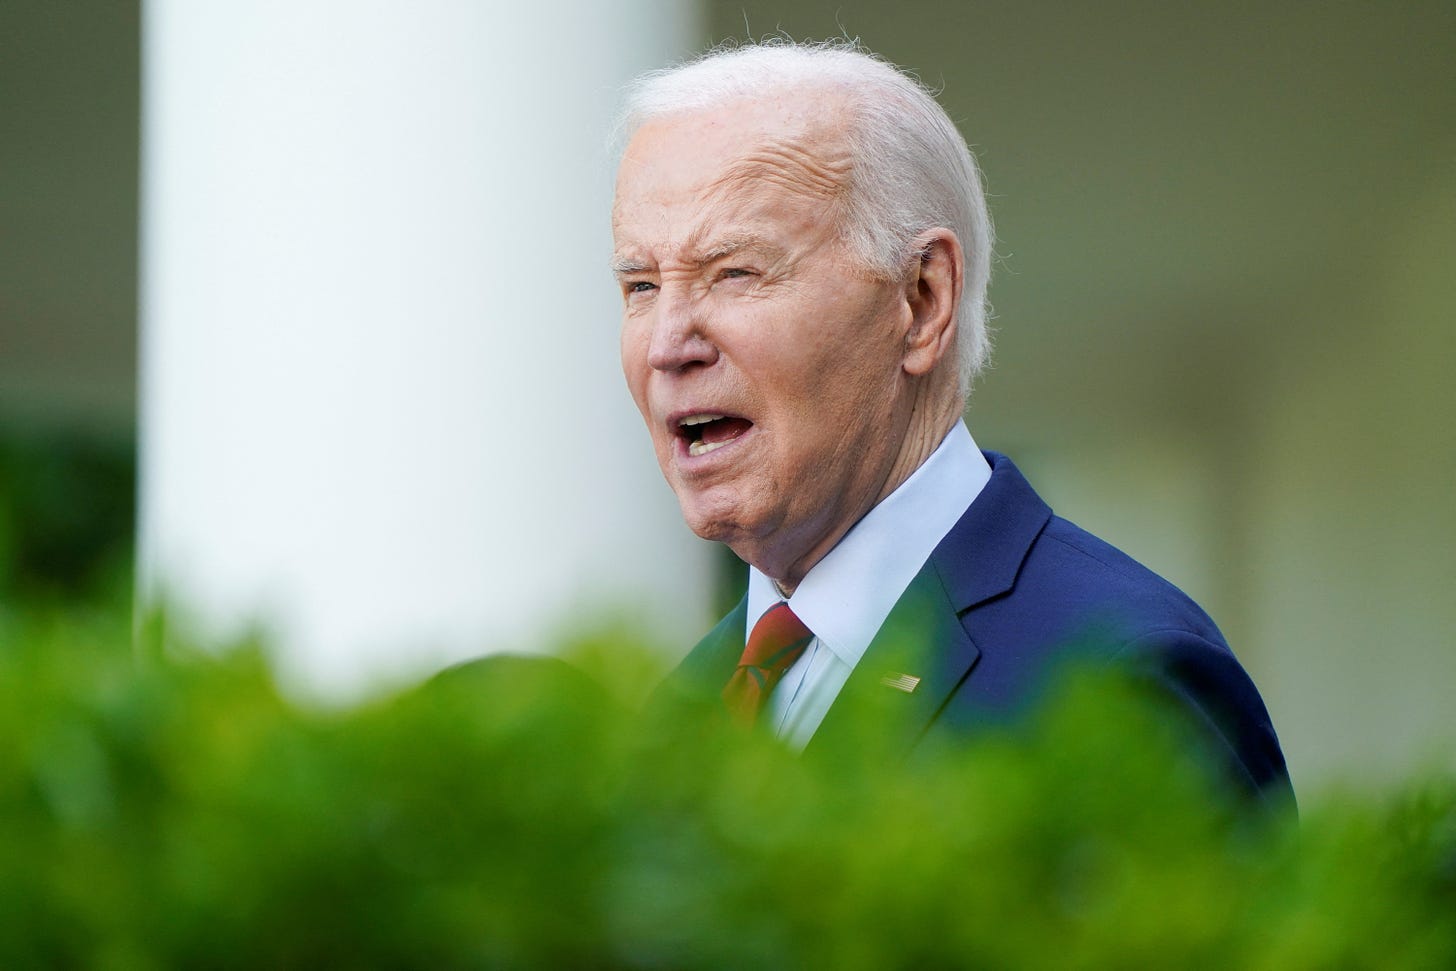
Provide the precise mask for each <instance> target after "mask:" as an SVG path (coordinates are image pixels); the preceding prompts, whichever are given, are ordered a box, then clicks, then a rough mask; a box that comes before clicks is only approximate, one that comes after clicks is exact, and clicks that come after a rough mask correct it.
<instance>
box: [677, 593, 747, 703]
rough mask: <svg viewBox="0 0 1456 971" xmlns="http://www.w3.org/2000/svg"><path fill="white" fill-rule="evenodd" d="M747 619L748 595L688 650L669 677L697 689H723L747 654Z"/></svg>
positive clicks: (690, 688)
mask: <svg viewBox="0 0 1456 971" xmlns="http://www.w3.org/2000/svg"><path fill="white" fill-rule="evenodd" d="M747 623H748V597H747V595H745V596H744V597H743V599H742V600H740V601H738V605H737V606H735V607H734V608H733V609H732V610H730V611H728V615H727V616H726V617H724V618H723V619H722V620H720V621H718V623H717V626H715V627H714V628H713V629H712V630H710V631H708V633H707V634H706V635H705V636H704V637H703V639H702V640H701V641H699V642H698V644H697V646H696V647H694V648H693V649H692V650H691V651H689V652H688V656H687V657H685V658H683V661H682V663H681V664H679V665H678V668H677V670H676V671H675V672H674V673H673V675H672V677H671V678H670V679H669V680H670V681H672V682H674V683H676V684H677V685H678V686H679V687H682V688H685V689H687V690H690V691H694V692H709V693H716V692H719V691H722V690H723V686H724V685H725V684H727V683H728V679H729V678H731V677H732V676H733V672H734V670H735V669H736V668H737V667H738V659H739V658H740V657H742V656H743V632H744V629H745V627H746V625H747Z"/></svg>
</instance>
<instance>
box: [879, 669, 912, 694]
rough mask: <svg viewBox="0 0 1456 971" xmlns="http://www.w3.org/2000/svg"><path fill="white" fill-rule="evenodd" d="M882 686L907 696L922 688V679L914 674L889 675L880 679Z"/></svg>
mask: <svg viewBox="0 0 1456 971" xmlns="http://www.w3.org/2000/svg"><path fill="white" fill-rule="evenodd" d="M880 684H882V685H884V686H885V687H887V688H894V689H895V690H896V691H903V692H905V693H906V694H907V695H908V694H911V693H912V692H914V690H915V689H916V688H918V687H920V679H919V678H917V677H916V676H915V675H913V674H894V673H891V674H887V675H885V676H884V677H883V678H881V679H880Z"/></svg>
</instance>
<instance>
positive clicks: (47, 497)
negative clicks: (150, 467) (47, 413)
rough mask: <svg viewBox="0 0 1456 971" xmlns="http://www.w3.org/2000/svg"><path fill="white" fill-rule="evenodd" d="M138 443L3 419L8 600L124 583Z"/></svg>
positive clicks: (0, 567)
mask: <svg viewBox="0 0 1456 971" xmlns="http://www.w3.org/2000/svg"><path fill="white" fill-rule="evenodd" d="M135 506H136V458H135V447H134V443H133V442H131V441H130V440H129V439H121V440H117V439H114V438H109V437H106V436H100V435H95V434H86V433H82V432H67V431H59V430H55V429H46V430H42V431H25V430H21V429H18V428H15V427H12V426H4V425H0V603H6V602H9V603H16V602H20V601H25V602H33V601H36V600H46V601H52V602H54V601H62V600H75V599H94V598H95V597H97V596H98V595H100V593H101V592H102V591H104V590H106V589H107V588H108V587H111V586H114V585H115V584H117V583H118V582H122V583H124V582H125V580H124V578H125V576H126V575H127V574H128V573H129V570H130V564H131V553H132V536H133V533H134V524H135V521H136V512H135Z"/></svg>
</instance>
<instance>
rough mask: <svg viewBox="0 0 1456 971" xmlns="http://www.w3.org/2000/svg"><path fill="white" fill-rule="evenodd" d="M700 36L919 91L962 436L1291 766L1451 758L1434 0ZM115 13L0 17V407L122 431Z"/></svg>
mask: <svg viewBox="0 0 1456 971" xmlns="http://www.w3.org/2000/svg"><path fill="white" fill-rule="evenodd" d="M706 22H707V24H708V26H709V32H710V34H711V37H710V38H704V41H705V43H706V42H707V41H709V40H710V39H711V40H720V39H725V38H733V37H742V36H743V35H744V33H745V30H747V31H750V32H751V33H752V34H753V35H754V36H763V35H766V34H772V33H774V32H777V31H780V30H782V31H784V32H786V33H788V34H790V35H792V36H794V37H796V38H803V37H816V38H817V37H824V36H838V35H841V34H849V35H851V36H858V37H860V38H861V39H862V40H863V41H864V42H865V43H866V44H867V45H869V46H870V47H871V48H873V49H875V50H877V51H878V52H880V53H881V54H883V55H885V56H886V57H888V58H889V59H891V60H893V61H895V62H896V63H899V64H901V65H903V66H906V67H909V68H911V69H913V70H915V71H917V72H919V74H920V75H921V76H922V78H923V79H924V80H926V81H927V82H928V83H929V84H930V85H931V86H933V87H936V88H941V89H943V92H944V93H943V96H942V100H943V103H944V104H945V105H946V107H947V108H948V110H949V111H950V113H951V115H952V117H953V118H955V119H956V120H957V122H958V123H959V124H960V125H961V127H962V130H963V131H964V132H965V133H966V135H967V138H968V140H969V141H970V142H971V143H972V145H973V147H975V148H976V150H977V152H978V154H979V156H980V159H981V162H982V165H983V167H984V169H985V172H986V176H987V181H988V185H989V188H990V191H991V193H992V211H993V215H994V217H995V219H996V223H997V229H998V236H999V241H1000V242H999V255H1000V259H999V262H998V265H997V271H996V275H995V277H994V278H993V282H992V291H991V293H992V300H993V303H994V305H995V308H996V315H997V316H996V321H995V326H996V327H997V330H998V349H997V354H996V366H995V369H994V370H993V371H992V372H991V373H990V374H989V375H988V377H987V378H986V379H985V380H984V382H983V383H982V385H981V387H980V388H979V389H978V391H977V392H976V393H975V395H974V397H973V401H972V405H971V411H970V420H971V425H972V429H973V431H974V432H975V434H976V436H977V438H978V440H979V441H980V443H981V444H982V445H983V446H984V447H989V448H996V449H1000V450H1003V451H1006V452H1008V453H1010V454H1011V455H1013V457H1015V458H1016V459H1017V461H1018V462H1019V463H1020V464H1021V465H1022V467H1023V468H1024V469H1026V470H1027V471H1028V473H1029V475H1030V476H1031V478H1032V480H1033V482H1034V483H1035V484H1036V485H1037V486H1038V488H1039V489H1040V490H1041V491H1042V492H1043V494H1044V495H1045V496H1046V497H1047V498H1048V500H1049V501H1050V502H1051V503H1052V504H1053V506H1054V507H1055V508H1056V509H1057V511H1058V512H1059V513H1061V514H1062V515H1064V516H1067V517H1068V518H1070V519H1072V520H1074V521H1076V522H1078V523H1080V524H1081V525H1083V526H1086V527H1087V528H1089V529H1091V530H1093V531H1094V532H1097V533H1099V534H1101V535H1103V536H1104V537H1105V538H1107V539H1108V540H1110V541H1112V542H1113V543H1115V544H1117V545H1119V546H1121V547H1123V548H1124V549H1126V550H1128V551H1129V552H1130V553H1132V554H1133V555H1135V556H1137V557H1139V558H1141V559H1143V560H1144V561H1145V562H1147V563H1148V564H1149V565H1150V566H1152V567H1153V568H1154V569H1157V570H1158V571H1160V572H1162V573H1163V574H1164V575H1166V576H1168V577H1169V578H1170V579H1172V580H1173V581H1174V582H1176V583H1178V584H1179V585H1181V586H1183V587H1184V588H1185V589H1187V590H1188V592H1189V593H1190V594H1192V595H1193V596H1194V597H1195V598H1196V599H1198V600H1200V601H1201V602H1202V603H1203V604H1204V606H1205V607H1207V608H1208V610H1209V611H1210V613H1212V614H1213V616H1214V617H1215V619H1216V620H1217V621H1218V622H1219V624H1220V625H1221V626H1222V627H1223V629H1224V631H1225V633H1226V634H1227V635H1228V637H1229V640H1230V642H1231V643H1232V644H1233V645H1234V647H1235V650H1236V651H1238V652H1239V654H1240V655H1241V657H1242V658H1243V659H1244V661H1245V663H1246V664H1247V666H1248V667H1249V668H1250V669H1251V671H1252V672H1253V674H1254V676H1255V679H1256V681H1257V682H1258V683H1259V685H1260V687H1261V689H1262V690H1263V692H1264V694H1265V698H1266V700H1267V701H1268V703H1269V707H1270V709H1271V711H1272V713H1273V715H1274V718H1275V723H1276V725H1277V726H1278V728H1279V730H1280V734H1281V736H1282V738H1283V741H1284V743H1285V749H1286V752H1287V754H1288V756H1289V760H1290V764H1291V769H1292V774H1293V777H1294V780H1295V784H1296V786H1297V787H1310V786H1320V785H1324V784H1327V783H1329V782H1332V781H1334V780H1349V781H1352V782H1355V783H1357V784H1371V785H1374V784H1380V783H1383V782H1386V781H1389V780H1392V779H1395V778H1398V777H1400V776H1401V775H1403V774H1404V773H1406V772H1408V771H1410V770H1411V769H1413V768H1414V767H1417V766H1420V765H1425V764H1430V763H1431V762H1439V763H1441V764H1444V765H1446V766H1448V767H1449V766H1452V765H1456V714H1453V709H1456V705H1453V703H1452V701H1451V700H1450V699H1449V698H1448V697H1447V696H1448V694H1450V693H1451V692H1452V691H1453V690H1456V644H1453V640H1456V638H1453V631H1456V596H1453V591H1452V587H1453V580H1456V503H1453V501H1452V498H1451V494H1452V490H1453V486H1456V448H1453V446H1456V441H1453V439H1456V434H1453V430H1456V407H1453V406H1456V392H1453V382H1452V380H1451V378H1450V377H1449V374H1450V372H1451V371H1452V370H1453V365H1456V272H1453V266H1452V264H1453V254H1456V83H1453V82H1456V6H1453V5H1452V4H1450V3H1449V2H1412V3H1404V4H1399V5H1394V4H1389V5H1374V4H1339V5H1334V4H1329V5H1313V4H1303V3H1252V2H1232V3H1218V4H1213V3H1203V4H1196V5H1172V4H1161V3H1152V2H1116V3H1108V4H1098V5H1081V4H1038V3H1012V2H994V3H975V4H971V3H967V4H952V3H946V2H938V3H931V2H926V0H903V2H900V3H897V4H893V5H890V4H881V3H867V2H858V3H857V2H849V0H840V2H832V3H831V2H826V3H817V2H802V0H800V2H781V3H774V4H769V3H761V2H752V3H731V4H730V3H722V2H717V0H714V2H711V3H709V4H708V6H707V21H706ZM538 27H540V25H532V24H530V23H529V22H523V23H520V24H517V25H516V26H515V27H513V28H512V29H513V30H532V29H537V28H538ZM540 29H545V28H544V27H540ZM137 34H138V13H137V10H136V8H135V6H134V5H132V4H126V3H107V2H100V0H93V2H87V3H67V4H49V3H42V2H16V0H12V2H9V3H7V4H5V5H4V6H3V7H0V423H3V424H8V425H19V424H23V425H26V426H27V427H46V426H57V427H60V426H68V427H74V426H78V425H79V426H82V427H86V428H90V429H95V430H97V431H98V433H99V434H105V435H112V436H122V437H124V436H127V435H129V434H131V431H132V429H133V428H134V417H133V416H134V408H135V403H136V383H135V348H136V306H135V303H136V282H135V281H136V229H135V225H136V215H137V199H136V185H137V157H138V152H137V112H138V107H137V105H138V98H137V84H138V77H139V65H138V52H137V41H138V36H137ZM508 34H509V31H505V30H503V35H508ZM487 54H488V52H482V56H486V55H487ZM556 67H557V69H559V70H563V71H569V70H570V65H567V64H563V65H557V66H556ZM583 273H584V274H585V279H586V280H587V281H588V283H587V284H582V285H589V284H590V281H593V280H595V281H596V282H597V283H599V285H600V286H602V287H610V281H609V280H608V279H607V276H606V274H605V271H601V270H600V268H599V267H587V268H584V270H583ZM593 273H595V274H597V276H591V274H593ZM564 282H565V283H567V284H569V285H573V286H574V285H577V283H576V281H564ZM624 393H625V392H624ZM704 620H705V623H706V618H705V619H704Z"/></svg>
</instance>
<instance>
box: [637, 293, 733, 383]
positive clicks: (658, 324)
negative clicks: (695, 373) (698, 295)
mask: <svg viewBox="0 0 1456 971" xmlns="http://www.w3.org/2000/svg"><path fill="white" fill-rule="evenodd" d="M654 318H655V319H654V320H653V324H652V340H651V341H650V343H649V344H648V347H647V363H648V364H649V365H651V366H652V368H653V369H654V370H657V371H681V370H684V369H686V368H690V367H692V366H694V365H704V366H706V365H710V364H712V363H713V362H714V361H716V360H717V359H718V348H717V346H716V345H715V344H714V343H713V341H712V339H711V338H710V337H709V336H708V334H707V332H706V321H705V320H704V319H703V314H702V307H701V306H700V305H699V303H698V301H697V300H695V299H694V297H693V295H692V294H691V293H690V292H688V291H687V288H685V287H668V286H664V287H663V288H662V289H661V290H660V291H659V292H658V294H657V299H656V301H655V307H654Z"/></svg>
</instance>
